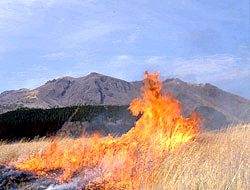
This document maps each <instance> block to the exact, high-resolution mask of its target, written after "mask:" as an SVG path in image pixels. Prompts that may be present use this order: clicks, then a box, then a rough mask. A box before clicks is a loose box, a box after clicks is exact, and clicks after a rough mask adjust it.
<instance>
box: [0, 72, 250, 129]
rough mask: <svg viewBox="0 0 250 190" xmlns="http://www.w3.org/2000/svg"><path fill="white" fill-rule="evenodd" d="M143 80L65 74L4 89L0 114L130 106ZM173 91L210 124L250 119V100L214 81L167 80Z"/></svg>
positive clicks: (0, 101) (185, 107)
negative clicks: (28, 86) (34, 84)
mask: <svg viewBox="0 0 250 190" xmlns="http://www.w3.org/2000/svg"><path fill="white" fill-rule="evenodd" d="M142 85H143V82H142V81H136V82H126V81H124V80H120V79H116V78H112V77H109V76H105V75H102V74H98V73H90V74H89V75H87V76H85V77H81V78H72V77H62V78H59V79H54V80H51V81H48V82H47V83H46V84H44V85H42V86H40V87H38V88H36V89H34V90H29V89H20V90H11V91H5V92H3V93H1V94H0V113H4V112H7V111H10V110H15V109H17V108H21V107H29V108H52V107H66V106H71V105H86V104H99V105H128V104H130V102H131V101H132V100H133V99H134V98H136V97H138V96H139V95H140V93H141V92H140V89H141V87H142ZM168 88H170V90H171V91H172V92H173V93H174V95H175V97H176V98H177V99H178V100H179V101H180V103H181V105H182V106H183V109H184V111H185V112H190V111H192V110H194V111H197V112H200V113H201V115H202V116H203V117H204V118H205V119H206V122H207V123H209V124H210V125H211V126H215V125H221V124H224V123H231V122H240V121H244V122H250V100H248V99H245V98H242V97H240V96H237V95H234V94H231V93H228V92H225V91H223V90H221V89H219V88H217V87H215V86H213V85H211V84H192V83H187V82H184V81H181V80H180V79H166V80H165V81H163V90H167V89H168Z"/></svg>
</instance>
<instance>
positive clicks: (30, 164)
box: [15, 72, 199, 189]
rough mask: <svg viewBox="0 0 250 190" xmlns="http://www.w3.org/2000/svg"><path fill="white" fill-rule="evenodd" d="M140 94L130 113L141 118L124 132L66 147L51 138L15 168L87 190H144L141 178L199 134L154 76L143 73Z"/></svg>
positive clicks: (195, 124) (195, 123)
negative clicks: (41, 149)
mask: <svg viewBox="0 0 250 190" xmlns="http://www.w3.org/2000/svg"><path fill="white" fill-rule="evenodd" d="M144 84H145V85H144V87H143V88H142V95H141V97H138V98H137V99H135V100H133V102H132V103H131V105H130V107H129V109H130V110H131V111H132V113H133V115H139V114H141V117H140V119H139V120H138V121H137V122H136V125H135V127H133V128H132V129H131V130H130V131H129V132H128V133H126V134H124V135H123V136H122V137H120V138H114V137H112V136H108V137H99V136H98V135H94V136H93V137H91V138H84V137H83V138H80V139H77V140H76V143H75V144H74V146H72V147H70V148H68V149H62V148H60V146H59V144H58V142H57V141H56V140H55V141H53V142H52V143H51V144H50V147H49V148H48V150H47V151H45V152H39V153H37V154H35V155H32V156H30V157H29V158H27V159H26V160H24V161H21V162H18V163H16V165H15V167H16V168H17V169H22V170H27V171H33V172H35V173H36V174H38V175H43V176H46V177H54V178H55V177H57V179H58V182H59V183H67V182H69V181H71V180H72V179H75V178H76V177H77V179H78V182H79V183H80V184H81V186H80V187H81V188H86V189H139V188H143V187H144V188H145V186H143V185H145V182H146V178H147V176H148V175H149V173H150V171H151V170H152V168H153V167H154V166H156V164H157V163H159V162H161V161H162V160H163V159H164V157H165V156H166V155H167V154H170V153H171V152H173V151H175V150H176V149H177V148H178V146H180V145H181V144H182V143H185V142H188V141H189V140H191V139H192V138H194V137H195V136H196V135H197V134H198V133H199V128H198V123H199V118H198V117H196V116H195V114H192V116H191V118H184V117H183V116H182V115H181V114H182V108H181V106H180V104H179V102H178V100H176V99H175V98H174V96H173V94H171V93H170V92H164V93H162V92H161V88H162V82H160V79H159V77H158V73H156V72H155V73H152V74H150V73H148V72H146V73H145V77H144Z"/></svg>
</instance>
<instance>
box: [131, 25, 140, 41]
mask: <svg viewBox="0 0 250 190" xmlns="http://www.w3.org/2000/svg"><path fill="white" fill-rule="evenodd" d="M140 33H141V30H140V29H139V28H137V29H136V31H135V32H133V33H132V34H131V35H130V36H129V37H128V43H134V42H136V40H137V39H139V35H140Z"/></svg>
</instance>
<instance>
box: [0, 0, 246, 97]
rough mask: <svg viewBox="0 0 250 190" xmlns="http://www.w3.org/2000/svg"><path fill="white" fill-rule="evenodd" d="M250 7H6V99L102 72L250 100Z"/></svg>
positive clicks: (95, 0) (216, 0)
mask: <svg viewBox="0 0 250 190" xmlns="http://www.w3.org/2000/svg"><path fill="white" fill-rule="evenodd" d="M249 10H250V8H249V0H237V1H235V0H171V1H168V0H118V1H116V0H1V1H0V93H1V92H3V91H5V90H17V89H20V88H28V89H34V88H36V87H39V86H41V85H43V84H44V83H45V82H47V81H48V80H53V79H56V78H60V77H64V76H71V77H83V76H86V75H88V74H89V73H91V72H97V73H101V74H104V75H108V76H112V77H115V78H119V79H123V80H126V81H136V80H141V79H142V77H143V73H144V72H145V71H146V70H148V71H150V72H153V71H158V72H159V76H160V77H161V79H162V80H165V79H167V78H179V79H181V80H183V81H185V82H191V83H210V84H212V85H215V86H217V87H219V88H221V89H223V90H225V91H228V92H231V93H234V94H237V95H240V96H243V97H245V98H248V99H250V29H249V22H250V21H249Z"/></svg>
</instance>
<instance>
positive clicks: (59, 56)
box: [43, 52, 70, 59]
mask: <svg viewBox="0 0 250 190" xmlns="http://www.w3.org/2000/svg"><path fill="white" fill-rule="evenodd" d="M69 56H70V55H69V54H68V53H65V52H59V53H49V54H46V55H44V56H43V57H44V58H48V59H51V58H52V59H54V58H65V57H69Z"/></svg>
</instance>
